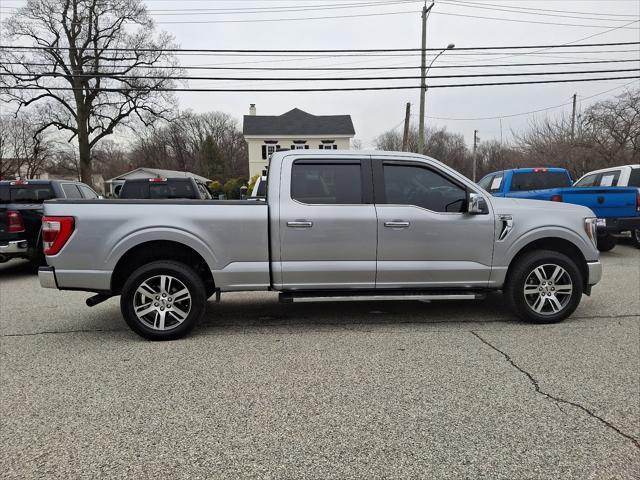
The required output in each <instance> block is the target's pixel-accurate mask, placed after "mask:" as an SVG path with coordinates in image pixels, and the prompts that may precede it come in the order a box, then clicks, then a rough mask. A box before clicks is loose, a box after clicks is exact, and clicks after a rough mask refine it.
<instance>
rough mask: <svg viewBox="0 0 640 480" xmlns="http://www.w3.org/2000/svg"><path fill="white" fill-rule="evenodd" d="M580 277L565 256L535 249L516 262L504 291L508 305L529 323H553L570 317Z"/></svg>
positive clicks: (579, 293)
mask: <svg viewBox="0 0 640 480" xmlns="http://www.w3.org/2000/svg"><path fill="white" fill-rule="evenodd" d="M582 284H583V281H582V275H581V273H580V269H579V268H578V266H577V265H576V263H575V262H574V261H573V260H572V259H571V258H569V257H567V256H566V255H564V254H562V253H559V252H554V251H551V250H538V251H535V252H531V253H528V254H526V255H524V256H523V257H522V258H520V259H519V260H517V263H516V264H515V265H513V267H512V269H511V270H510V272H509V276H508V278H507V282H506V284H505V288H504V294H505V296H506V299H507V302H508V303H509V306H510V307H511V309H512V310H513V311H514V313H515V314H516V315H518V316H519V317H520V318H522V319H523V320H525V321H528V322H531V323H556V322H560V321H562V320H564V319H565V318H567V317H568V316H569V315H571V314H572V313H573V312H574V310H575V309H576V308H577V307H578V304H579V303H580V299H581V298H582Z"/></svg>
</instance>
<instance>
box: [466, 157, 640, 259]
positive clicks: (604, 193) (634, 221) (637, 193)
mask: <svg viewBox="0 0 640 480" xmlns="http://www.w3.org/2000/svg"><path fill="white" fill-rule="evenodd" d="M478 185H480V186H481V187H482V188H484V189H485V190H486V191H487V192H489V193H491V194H492V195H494V196H496V197H513V198H527V199H531V200H549V201H552V202H565V203H575V204H577V205H583V206H585V207H589V208H590V209H591V210H592V211H593V213H594V214H595V216H596V217H597V218H598V249H599V250H600V251H601V252H606V251H609V250H611V249H612V248H613V247H615V245H616V241H617V240H616V237H614V236H613V235H614V234H618V233H622V232H626V231H633V230H636V229H639V228H640V190H638V189H637V188H623V187H573V181H572V179H571V175H570V174H569V172H568V171H567V170H565V169H564V168H516V169H512V170H503V171H499V172H493V173H490V174H488V175H485V176H484V177H483V178H482V179H481V180H480V181H479V182H478Z"/></svg>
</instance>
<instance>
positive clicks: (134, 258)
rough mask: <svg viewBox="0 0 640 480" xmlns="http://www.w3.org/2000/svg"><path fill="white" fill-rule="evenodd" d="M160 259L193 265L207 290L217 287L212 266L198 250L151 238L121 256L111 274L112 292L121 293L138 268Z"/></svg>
mask: <svg viewBox="0 0 640 480" xmlns="http://www.w3.org/2000/svg"><path fill="white" fill-rule="evenodd" d="M158 260H174V261H178V262H181V263H184V264H185V265H188V266H190V267H192V268H193V269H194V270H195V271H196V273H197V274H198V275H199V276H200V278H202V281H203V282H204V284H205V287H206V289H207V291H213V290H214V289H215V282H214V279H213V275H212V273H211V268H210V266H209V264H208V263H207V262H206V260H205V259H204V257H203V256H202V255H201V254H200V253H199V252H198V251H196V250H195V249H194V248H192V247H191V246H189V245H186V244H184V243H181V242H177V241H174V240H150V241H146V242H142V243H139V244H137V245H135V246H133V247H131V248H129V249H128V250H127V251H126V252H125V253H124V254H123V255H122V256H120V258H119V259H118V261H117V263H116V265H115V267H114V269H113V274H112V275H111V292H112V293H113V294H119V293H120V292H121V290H122V286H123V285H124V283H125V282H126V280H127V278H128V277H129V276H130V275H131V274H132V273H133V272H134V271H135V270H136V269H138V268H139V267H141V266H142V265H145V264H147V263H149V262H153V261H158Z"/></svg>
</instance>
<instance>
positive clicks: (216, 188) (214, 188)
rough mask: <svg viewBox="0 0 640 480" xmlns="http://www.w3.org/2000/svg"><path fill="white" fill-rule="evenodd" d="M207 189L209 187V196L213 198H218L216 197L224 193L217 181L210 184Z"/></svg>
mask: <svg viewBox="0 0 640 480" xmlns="http://www.w3.org/2000/svg"><path fill="white" fill-rule="evenodd" d="M208 187H209V190H210V191H211V195H213V198H218V195H220V194H221V193H224V190H223V186H222V183H220V182H219V181H217V180H214V181H213V182H210V183H209V185H208Z"/></svg>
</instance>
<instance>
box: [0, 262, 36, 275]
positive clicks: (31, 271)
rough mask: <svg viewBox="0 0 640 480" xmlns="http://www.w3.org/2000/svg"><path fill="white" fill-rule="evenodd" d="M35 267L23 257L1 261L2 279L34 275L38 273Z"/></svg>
mask: <svg viewBox="0 0 640 480" xmlns="http://www.w3.org/2000/svg"><path fill="white" fill-rule="evenodd" d="M37 273H38V272H37V271H36V269H35V268H33V267H32V266H31V264H30V263H29V262H28V261H26V260H22V259H17V260H16V259H14V260H9V261H8V262H5V263H0V279H2V280H13V279H16V278H20V277H29V276H31V277H33V276H35V275H37Z"/></svg>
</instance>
